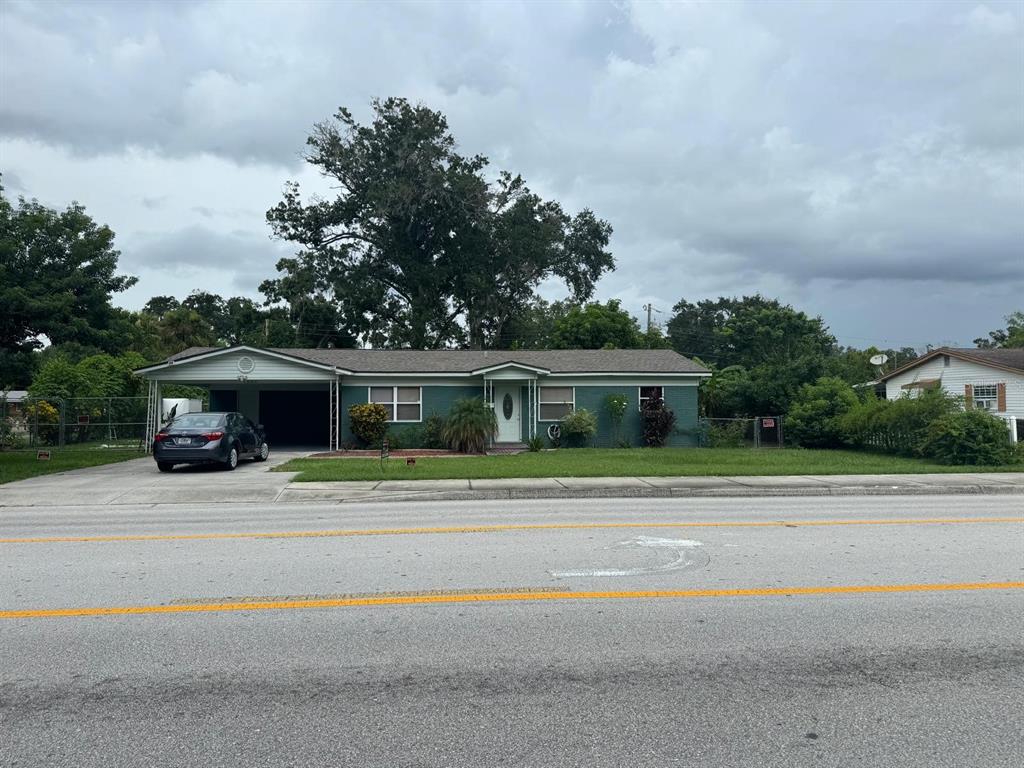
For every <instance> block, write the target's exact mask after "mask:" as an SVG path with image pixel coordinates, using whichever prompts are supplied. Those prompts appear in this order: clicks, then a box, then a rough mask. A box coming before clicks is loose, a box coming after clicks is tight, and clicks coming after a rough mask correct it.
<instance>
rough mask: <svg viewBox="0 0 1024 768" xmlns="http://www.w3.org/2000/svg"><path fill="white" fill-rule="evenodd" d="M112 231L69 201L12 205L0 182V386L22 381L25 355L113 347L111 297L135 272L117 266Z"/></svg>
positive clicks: (115, 336) (114, 318)
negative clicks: (56, 205)
mask: <svg viewBox="0 0 1024 768" xmlns="http://www.w3.org/2000/svg"><path fill="white" fill-rule="evenodd" d="M119 255H120V253H119V252H118V251H117V250H115V249H114V233H113V232H112V231H111V230H110V229H109V228H108V227H106V226H103V225H98V224H96V222H94V221H93V220H92V219H91V218H90V217H89V216H88V215H87V214H86V213H85V209H84V208H83V207H82V206H80V205H78V204H77V203H75V204H72V205H71V206H69V207H68V208H67V209H66V210H64V211H62V212H58V211H54V210H52V209H50V208H47V207H46V206H44V205H42V204H40V203H39V202H38V201H36V200H25V199H24V198H19V199H18V204H17V205H16V206H15V205H12V204H11V202H10V201H9V200H8V199H7V198H6V197H5V196H4V195H3V188H2V187H0V307H3V312H0V386H2V385H4V384H8V385H9V384H26V383H27V382H26V381H25V380H24V379H25V361H26V359H27V358H26V354H27V353H31V352H32V350H35V349H39V348H41V347H42V346H43V345H44V341H43V340H42V339H41V338H40V337H45V339H46V340H48V341H49V342H50V343H52V344H63V343H72V342H73V343H77V344H83V345H91V346H94V347H96V348H99V349H109V350H113V349H115V348H116V347H117V346H118V345H119V343H120V342H121V338H120V335H119V334H120V333H121V332H122V331H123V329H122V328H119V327H118V321H119V319H120V317H121V315H120V313H119V310H117V309H116V308H115V307H114V306H113V305H112V304H111V296H112V295H113V294H115V293H120V292H121V291H124V290H125V289H127V288H129V287H131V286H132V285H133V284H134V283H135V281H136V278H134V277H130V276H128V275H120V274H118V273H117V261H118V257H119Z"/></svg>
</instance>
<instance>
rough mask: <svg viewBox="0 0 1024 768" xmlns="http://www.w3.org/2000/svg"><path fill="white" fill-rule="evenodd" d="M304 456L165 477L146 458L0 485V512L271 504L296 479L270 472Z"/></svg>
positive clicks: (275, 455)
mask: <svg viewBox="0 0 1024 768" xmlns="http://www.w3.org/2000/svg"><path fill="white" fill-rule="evenodd" d="M308 453H309V452H308V451H287V450H282V451H272V452H271V454H270V458H269V459H268V460H267V461H265V462H262V463H259V462H253V461H241V462H239V464H238V467H237V468H236V469H235V470H234V471H233V472H225V471H224V470H222V469H221V468H220V467H216V466H180V467H177V468H175V469H174V471H173V472H169V473H164V472H160V471H159V470H158V469H157V468H156V462H155V461H153V459H152V457H148V456H147V457H145V458H140V459H132V460H131V461H122V462H119V463H117V464H105V465H103V466H100V467H87V468H85V469H75V470H71V471H69V472H58V473H56V474H52V475H42V476H40V477H33V478H30V479H28V480H19V481H17V482H13V483H7V484H5V485H0V506H9V507H20V506H26V507H33V506H48V507H64V506H76V505H92V504H118V505H120V504H167V503H175V504H187V503H203V502H213V503H217V502H226V501H227V502H231V501H235V502H267V501H275V500H276V499H277V498H278V496H280V495H281V492H282V491H283V490H284V489H285V488H286V487H287V485H288V483H289V481H291V479H292V478H293V477H294V476H295V473H294V472H271V471H270V470H271V469H272V468H273V467H276V466H278V465H279V464H283V463H285V462H286V461H289V460H290V459H294V458H299V457H302V456H306V455H308Z"/></svg>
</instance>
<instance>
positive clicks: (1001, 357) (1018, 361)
mask: <svg viewBox="0 0 1024 768" xmlns="http://www.w3.org/2000/svg"><path fill="white" fill-rule="evenodd" d="M939 355H949V356H950V357H955V358H957V359H959V360H966V361H968V362H974V363H980V364H982V365H991V366H994V367H996V368H1002V369H1004V370H1011V371H1020V372H1022V373H1024V349H975V348H973V347H939V348H938V349H933V350H932V351H931V352H929V353H928V354H926V355H922V356H921V357H918V358H917V359H915V360H911V361H910V362H909V363H907V364H905V365H901V366H900V367H899V368H897V369H896V370H894V371H890V372H889V373H887V374H885V375H884V376H882V377H881V378H880V379H879V381H886V380H887V379H891V378H892V377H893V376H896V375H898V374H901V373H903V372H904V371H908V370H910V369H911V368H914V367H915V366H918V365H920V364H921V363H924V362H926V361H928V360H932V359H934V358H936V357H938V356H939Z"/></svg>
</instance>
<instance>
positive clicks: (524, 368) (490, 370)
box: [470, 361, 551, 376]
mask: <svg viewBox="0 0 1024 768" xmlns="http://www.w3.org/2000/svg"><path fill="white" fill-rule="evenodd" d="M505 368H518V369H519V370H521V371H530V372H531V373H540V374H543V375H545V376H546V375H548V374H550V373H551V371H549V370H548V369H547V368H538V367H537V366H535V365H526V364H525V363H517V362H514V361H510V362H507V363H498V364H497V365H492V366H490V367H488V368H477V369H476V370H475V371H471V372H470V375H471V376H482V375H483V374H485V373H494V372H495V371H501V370H504V369H505Z"/></svg>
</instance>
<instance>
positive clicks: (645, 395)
mask: <svg viewBox="0 0 1024 768" xmlns="http://www.w3.org/2000/svg"><path fill="white" fill-rule="evenodd" d="M654 398H657V399H658V400H664V399H665V388H664V387H640V410H641V411H642V410H643V409H644V406H645V405H647V401H648V400H652V399H654Z"/></svg>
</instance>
